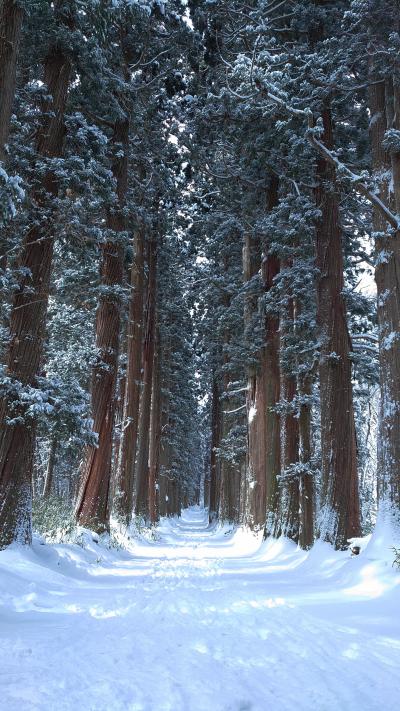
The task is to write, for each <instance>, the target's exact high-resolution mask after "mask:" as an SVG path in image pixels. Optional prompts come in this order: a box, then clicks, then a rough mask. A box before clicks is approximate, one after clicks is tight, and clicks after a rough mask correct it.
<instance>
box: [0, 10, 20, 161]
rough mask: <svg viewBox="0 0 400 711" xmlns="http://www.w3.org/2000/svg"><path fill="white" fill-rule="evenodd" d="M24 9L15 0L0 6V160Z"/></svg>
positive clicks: (5, 134)
mask: <svg viewBox="0 0 400 711" xmlns="http://www.w3.org/2000/svg"><path fill="white" fill-rule="evenodd" d="M23 16H24V10H23V8H22V7H21V5H19V4H18V3H17V2H15V0H2V3H1V7H0V160H5V158H6V153H5V145H6V144H7V141H8V136H9V132H10V119H11V114H12V107H13V102H14V94H15V76H16V69H17V59H18V51H19V44H20V38H21V29H22V20H23Z"/></svg>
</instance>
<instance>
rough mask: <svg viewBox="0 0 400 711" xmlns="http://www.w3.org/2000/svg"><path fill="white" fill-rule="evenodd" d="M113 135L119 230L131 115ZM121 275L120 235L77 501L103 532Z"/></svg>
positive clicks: (110, 263)
mask: <svg viewBox="0 0 400 711" xmlns="http://www.w3.org/2000/svg"><path fill="white" fill-rule="evenodd" d="M113 141H114V143H115V144H116V146H115V157H114V160H113V174H114V177H115V179H116V181H117V199H118V206H116V207H115V208H114V209H111V208H109V209H108V211H107V227H108V228H109V229H110V230H113V231H114V232H115V233H116V234H118V232H123V231H124V230H125V229H126V225H125V217H124V212H123V209H124V205H125V200H126V192H127V180H128V141H129V121H128V119H124V120H121V121H117V122H116V123H115V127H114V136H113ZM121 146H122V151H121ZM122 281H123V248H122V245H121V244H120V243H119V242H118V240H116V241H110V242H107V243H106V244H105V245H104V248H103V255H102V264H101V285H102V287H105V289H104V294H102V295H101V297H100V301H99V306H98V308H97V314H96V347H97V350H98V361H97V363H96V365H95V366H94V368H93V373H92V390H91V396H92V414H93V430H94V432H96V433H97V435H98V445H97V447H87V449H86V451H85V453H84V459H83V462H82V467H81V474H80V477H81V480H80V488H79V493H78V499H77V504H76V516H77V519H78V521H79V523H80V524H81V525H83V526H87V527H88V528H91V529H93V530H95V531H99V532H101V531H104V530H108V528H109V489H110V481H111V461H112V443H113V429H114V415H115V388H116V383H117V371H118V353H119V339H120V309H121V299H120V294H119V287H120V286H121V284H122ZM113 288H114V289H115V292H114V293H113Z"/></svg>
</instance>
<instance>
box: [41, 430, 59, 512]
mask: <svg viewBox="0 0 400 711" xmlns="http://www.w3.org/2000/svg"><path fill="white" fill-rule="evenodd" d="M56 457H57V440H56V438H55V437H53V438H52V440H51V442H50V452H49V461H48V463H47V470H46V476H45V480H44V486H43V497H44V498H47V497H49V496H50V494H51V490H52V488H53V480H54V468H55V465H56Z"/></svg>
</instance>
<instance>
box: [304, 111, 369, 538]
mask: <svg viewBox="0 0 400 711" xmlns="http://www.w3.org/2000/svg"><path fill="white" fill-rule="evenodd" d="M322 119H323V127H324V133H323V142H324V143H325V145H326V146H327V147H328V148H329V149H332V147H333V132H332V117H331V111H330V108H329V107H328V106H326V107H325V108H324V110H323V112H322ZM317 178H318V187H317V188H316V191H315V193H316V203H317V207H318V208H319V209H320V211H321V218H320V220H319V221H318V223H317V225H316V233H315V236H316V266H317V267H318V269H319V280H318V286H317V321H318V328H319V335H320V341H321V346H320V363H319V379H320V400H321V456H322V462H321V470H322V502H321V503H322V509H321V518H320V536H321V537H322V538H323V539H324V540H326V541H329V542H330V543H332V544H333V545H334V546H335V547H336V548H345V547H346V546H347V540H348V539H349V538H351V537H353V536H358V535H360V510H359V498H358V478H357V446H356V431H355V424H354V410H353V390H352V381H351V361H350V356H349V353H350V348H351V343H350V336H349V333H348V329H347V317H346V305H345V302H344V297H343V287H344V280H343V253H342V231H341V226H340V217H339V198H338V195H337V193H336V192H335V187H334V186H335V170H334V168H333V167H332V166H331V165H330V164H329V163H328V162H327V161H326V160H325V159H324V158H323V157H318V159H317Z"/></svg>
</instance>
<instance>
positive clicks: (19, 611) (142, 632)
mask: <svg viewBox="0 0 400 711" xmlns="http://www.w3.org/2000/svg"><path fill="white" fill-rule="evenodd" d="M80 543H81V545H77V544H72V543H70V544H66V543H63V544H54V545H48V544H43V542H42V541H41V539H39V538H36V539H35V541H34V544H33V546H32V548H21V547H17V546H15V547H11V548H9V549H7V550H6V551H3V552H1V553H0V678H1V681H0V709H2V710H3V709H4V711H14V710H15V711H17V709H18V710H19V709H21V708H24V709H25V710H26V711H28V710H31V709H32V710H33V709H35V710H36V709H38V710H43V711H53V710H54V711H63V709H71V711H72V709H73V710H74V711H106V710H107V711H120V710H121V711H122V710H125V709H126V710H127V711H211V710H212V711H269V710H271V711H292V710H293V711H298V710H304V711H334V710H335V711H336V710H337V711H375V710H378V709H379V711H382V710H383V709H384V710H385V711H391V710H392V709H393V711H394V709H396V710H397V708H398V707H399V702H400V679H399V674H398V669H399V665H400V619H399V609H400V572H399V571H398V570H396V569H395V568H393V566H392V560H393V551H392V550H391V541H390V540H388V537H387V535H386V533H385V531H384V530H379V529H378V531H377V532H376V534H374V535H373V536H372V538H371V539H370V540H369V541H367V542H366V541H363V544H364V549H363V551H362V553H361V554H360V555H359V556H357V557H350V555H349V553H347V552H344V553H336V552H334V551H333V550H332V548H330V547H329V546H328V545H326V544H322V543H319V544H317V545H315V546H314V548H313V549H312V551H310V552H309V553H305V552H303V551H300V550H298V549H297V548H296V546H295V545H293V544H292V543H290V542H289V541H285V540H279V541H264V542H263V541H262V540H261V539H260V537H255V536H253V535H251V534H250V533H249V532H246V531H243V530H237V531H234V532H232V531H229V530H228V529H226V528H221V527H211V528H209V527H208V526H207V520H206V514H205V512H204V511H203V510H201V509H196V508H194V509H189V510H187V511H185V512H184V514H183V516H182V518H181V519H178V520H177V519H175V520H163V521H162V523H161V525H160V527H159V530H158V532H157V537H156V540H155V541H148V540H146V539H145V538H144V537H142V536H139V537H136V538H132V539H131V540H130V541H128V542H127V544H128V546H129V548H128V549H118V548H113V547H110V546H109V545H108V544H107V542H106V541H105V542H103V541H101V540H98V541H96V540H93V537H92V536H91V535H90V534H88V533H87V534H85V535H84V536H83V538H82V540H81V541H80ZM365 543H366V545H365Z"/></svg>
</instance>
